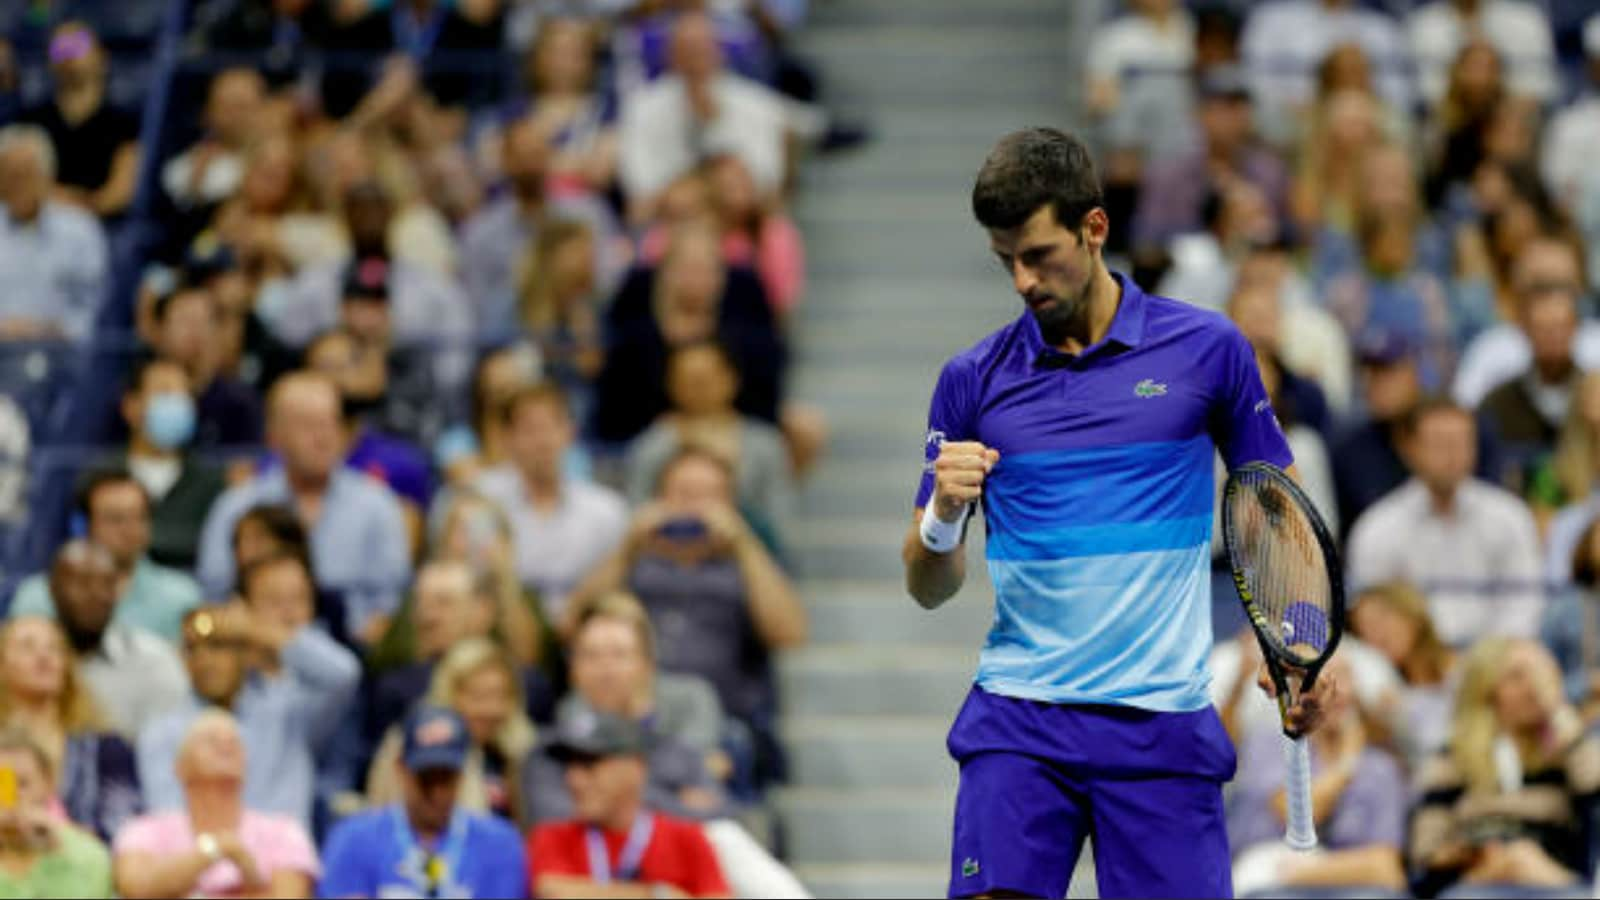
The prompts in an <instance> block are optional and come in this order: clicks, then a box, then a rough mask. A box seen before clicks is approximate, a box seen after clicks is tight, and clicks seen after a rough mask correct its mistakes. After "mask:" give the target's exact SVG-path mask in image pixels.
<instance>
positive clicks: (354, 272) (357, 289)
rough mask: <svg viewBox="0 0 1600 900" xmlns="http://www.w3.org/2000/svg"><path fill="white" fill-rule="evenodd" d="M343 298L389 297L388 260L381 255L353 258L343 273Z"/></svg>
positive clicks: (371, 298) (382, 298)
mask: <svg viewBox="0 0 1600 900" xmlns="http://www.w3.org/2000/svg"><path fill="white" fill-rule="evenodd" d="M343 296H344V298H345V299H347V300H348V299H352V298H360V299H363V300H388V299H389V261H388V260H387V259H384V258H383V257H381V256H366V257H362V258H360V259H356V260H353V261H352V262H351V263H350V266H349V268H347V269H346V270H345V273H344V293H343Z"/></svg>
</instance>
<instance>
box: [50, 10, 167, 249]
mask: <svg viewBox="0 0 1600 900" xmlns="http://www.w3.org/2000/svg"><path fill="white" fill-rule="evenodd" d="M108 68H109V67H108V65H107V60H106V52H105V49H104V48H103V47H101V46H100V41H99V40H98V39H97V38H96V37H95V35H94V32H92V31H90V30H89V28H88V26H86V25H84V24H83V23H82V22H66V23H63V24H62V25H60V26H58V27H57V28H56V29H55V32H54V33H53V34H52V35H51V37H50V80H51V82H52V85H51V86H52V93H51V97H50V102H48V103H45V104H43V105H40V106H36V107H34V108H32V109H28V110H24V111H23V113H22V119H21V120H22V121H23V122H26V123H29V124H32V125H38V126H39V127H40V128H43V129H44V130H45V131H46V132H48V133H49V134H50V141H51V143H52V144H54V145H55V149H56V159H57V160H58V161H59V168H58V169H56V170H55V171H56V175H57V179H56V180H57V181H58V182H59V184H58V186H57V188H56V197H57V198H58V199H60V200H63V201H65V202H67V203H71V204H73V205H75V206H78V207H81V208H83V209H85V210H87V211H89V212H91V213H94V214H95V215H97V216H100V217H101V218H103V219H109V218H115V217H117V216H120V215H122V214H123V213H124V212H126V211H127V208H128V205H129V204H130V203H132V202H133V193H134V189H135V188H136V187H138V181H139V154H140V150H139V123H138V120H137V119H136V118H135V117H134V116H133V115H131V114H129V113H126V112H123V111H122V110H119V109H115V108H113V107H112V106H111V105H110V104H108V103H107V102H106V73H107V69H108Z"/></svg>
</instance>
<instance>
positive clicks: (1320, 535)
mask: <svg viewBox="0 0 1600 900" xmlns="http://www.w3.org/2000/svg"><path fill="white" fill-rule="evenodd" d="M1222 539H1223V542H1224V543H1225V544H1226V545H1227V548H1228V562H1229V564H1230V565H1231V566H1232V568H1233V582H1234V584H1235V585H1237V586H1238V588H1239V599H1241V600H1242V601H1244V611H1245V615H1246V616H1248V617H1249V619H1250V624H1251V626H1252V627H1253V628H1254V629H1255V632H1256V638H1257V640H1259V641H1260V643H1261V655H1262V657H1263V658H1265V660H1266V664H1267V671H1268V673H1269V674H1270V675H1271V677H1272V683H1273V685H1274V686H1275V687H1276V688H1277V689H1278V711H1279V713H1280V714H1281V715H1282V716H1283V719H1284V725H1283V733H1284V737H1285V753H1286V754H1287V756H1288V761H1289V775H1288V780H1287V783H1286V784H1285V791H1286V795H1287V800H1288V803H1287V806H1288V823H1287V824H1288V827H1287V830H1286V832H1285V834H1284V838H1283V839H1284V842H1285V843H1287V844H1288V845H1289V846H1290V847H1292V848H1294V849H1296V850H1310V849H1312V848H1313V847H1315V846H1316V845H1317V831H1316V828H1315V825H1314V823H1313V820H1312V815H1311V755H1310V752H1309V751H1308V750H1307V748H1306V742H1305V736H1304V735H1301V734H1297V733H1296V732H1295V731H1294V730H1293V729H1291V728H1290V727H1289V723H1288V718H1289V707H1290V706H1292V705H1294V697H1295V696H1298V694H1296V695H1291V693H1290V683H1289V674H1290V671H1291V670H1292V671H1296V672H1301V673H1304V678H1303V680H1302V681H1301V684H1300V690H1299V693H1301V694H1303V693H1305V692H1306V691H1309V690H1311V688H1312V686H1313V685H1314V684H1316V680H1317V675H1318V674H1319V673H1320V672H1321V671H1322V667H1323V666H1324V665H1325V664H1326V663H1327V662H1328V659H1329V657H1331V656H1332V655H1333V651H1334V648H1335V647H1337V646H1339V637H1340V635H1341V634H1342V633H1343V632H1344V583H1343V579H1342V578H1341V577H1340V573H1339V555H1338V552H1337V551H1336V550H1335V549H1334V545H1333V537H1332V535H1330V534H1329V533H1328V526H1327V525H1326V524H1325V523H1324V522H1323V521H1322V517H1321V516H1320V515H1318V514H1317V509H1316V507H1315V506H1313V505H1312V503H1311V499H1310V498H1309V497H1307V496H1306V495H1305V492H1304V491H1302V490H1300V486H1299V485H1297V484H1295V483H1294V480H1293V479H1291V478H1290V477H1289V476H1288V474H1286V473H1285V472H1284V471H1283V470H1282V469H1280V468H1278V467H1277V466H1273V465H1269V464H1267V463H1249V464H1246V465H1243V466H1240V467H1239V468H1237V469H1235V470H1233V472H1232V473H1230V474H1229V475H1228V482H1227V484H1226V485H1225V486H1224V488H1223V491H1222Z"/></svg>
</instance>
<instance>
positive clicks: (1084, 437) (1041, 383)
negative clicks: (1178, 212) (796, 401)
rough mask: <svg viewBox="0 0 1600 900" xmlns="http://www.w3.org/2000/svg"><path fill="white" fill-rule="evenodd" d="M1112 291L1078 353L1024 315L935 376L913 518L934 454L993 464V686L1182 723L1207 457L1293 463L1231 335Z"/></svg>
mask: <svg viewBox="0 0 1600 900" xmlns="http://www.w3.org/2000/svg"><path fill="white" fill-rule="evenodd" d="M1116 280H1117V284H1118V286H1119V288H1120V290H1121V300H1120V303H1119V305H1118V308H1117V311H1116V315H1115V317H1114V318H1113V319H1112V322H1111V326H1110V329H1109V330H1108V331H1107V333H1106V336H1105V339H1104V340H1102V341H1101V342H1099V343H1098V344H1095V345H1094V346H1092V347H1089V348H1087V349H1085V350H1084V352H1083V353H1082V354H1080V355H1078V356H1067V355H1064V354H1062V353H1059V352H1057V351H1056V350H1054V349H1052V348H1049V347H1047V346H1046V345H1045V342H1044V339H1043V337H1042V336H1041V335H1040V332H1039V325H1038V323H1037V322H1036V321H1035V319H1034V317H1033V316H1032V314H1030V313H1026V312H1025V313H1023V314H1022V315H1021V316H1020V317H1018V318H1017V320H1016V321H1014V322H1013V323H1011V324H1010V325H1007V326H1006V327H1004V328H1002V329H1000V330H999V331H997V332H995V333H994V334H992V335H990V336H989V337H987V338H985V339H983V340H982V341H980V342H979V343H978V344H977V345H976V346H974V347H973V348H971V349H969V350H967V351H964V352H962V353H960V354H958V355H957V356H956V357H955V358H954V359H952V360H951V361H950V362H948V363H946V364H945V367H944V370H943V372H941V373H940V376H939V382H938V386H937V387H936V388H935V389H934V394H933V401H932V404H931V410H930V412H929V415H928V435H927V440H926V441H925V459H926V463H927V466H926V468H925V471H924V473H923V476H922V482H921V486H920V489H919V490H918V492H917V500H916V505H917V506H919V507H921V506H925V505H927V503H928V502H929V500H930V498H931V496H932V494H933V487H934V477H933V471H932V470H933V462H934V460H935V459H937V458H938V455H939V447H940V445H941V444H942V443H943V442H945V441H947V440H948V441H981V442H982V443H983V444H984V445H985V446H988V447H991V448H993V449H996V450H998V451H999V453H1000V462H999V464H998V465H997V466H996V467H995V469H994V470H993V471H992V472H991V473H990V474H989V477H988V479H987V480H986V482H985V484H984V492H983V514H984V520H985V524H986V526H987V531H988V541H987V554H988V559H989V574H990V577H991V579H992V580H993V582H994V587H995V605H996V614H995V623H994V627H993V628H992V629H991V630H990V632H989V639H988V642H987V643H986V644H985V645H984V648H983V652H982V655H981V656H980V659H979V664H978V676H977V681H978V684H979V685H980V686H981V687H982V688H983V689H984V690H985V691H988V692H989V693H992V694H1000V695H1004V696H1008V697H1016V698H1021V699H1026V700H1042V701H1047V702H1052V703H1102V704H1119V705H1126V706H1133V707H1139V708H1142V709H1147V710H1154V711H1163V712H1188V711H1193V710H1198V709H1202V708H1204V707H1205V706H1206V705H1207V704H1208V703H1209V697H1208V694H1207V684H1208V681H1209V676H1208V674H1207V671H1206V656H1207V654H1208V653H1209V652H1210V650H1211V625H1210V615H1211V612H1210V610H1211V597H1210V562H1211V554H1210V548H1211V513H1212V503H1213V492H1214V487H1213V473H1212V455H1213V453H1214V452H1216V451H1217V450H1221V452H1222V456H1223V459H1224V461H1225V462H1226V463H1227V464H1228V465H1229V466H1230V467H1237V466H1239V465H1242V464H1244V463H1247V462H1252V461H1258V460H1260V461H1265V462H1269V463H1273V464H1275V465H1278V466H1285V467H1286V466H1288V465H1290V464H1291V463H1292V462H1293V459H1292V457H1291V456H1290V453H1289V448H1288V446H1287V444H1286V443H1285V441H1284V436H1283V432H1282V431H1280V430H1279V428H1278V424H1277V419H1276V417H1275V416H1274V414H1273V411H1272V407H1271V404H1270V402H1269V401H1268V399H1267V395H1266V391H1265V390H1264V389H1263V388H1262V386H1261V379H1260V376H1259V375H1258V374H1257V371H1256V362H1255V354H1254V352H1253V351H1252V350H1251V348H1250V345H1249V343H1248V342H1247V341H1246V340H1245V339H1244V336H1243V335H1241V334H1240V333H1239V331H1238V329H1236V328H1234V327H1233V325H1232V324H1231V323H1229V322H1228V321H1227V320H1226V319H1224V318H1223V317H1222V316H1220V315H1218V314H1216V313H1212V312H1207V311H1204V310H1199V309H1196V308H1195V307H1193V306H1190V305H1189V304H1187V303H1181V302H1179V301H1176V300H1170V299H1167V298H1165V297H1157V296H1152V295H1147V294H1145V293H1144V292H1143V291H1142V290H1140V289H1139V287H1138V286H1137V285H1135V284H1134V283H1133V282H1132V281H1131V280H1129V279H1127V278H1126V277H1124V276H1122V275H1120V274H1119V275H1117V276H1116Z"/></svg>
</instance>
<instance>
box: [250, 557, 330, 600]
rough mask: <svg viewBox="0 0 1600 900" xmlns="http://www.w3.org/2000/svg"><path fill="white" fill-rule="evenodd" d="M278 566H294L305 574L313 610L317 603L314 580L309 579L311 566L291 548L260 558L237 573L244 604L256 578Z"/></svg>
mask: <svg viewBox="0 0 1600 900" xmlns="http://www.w3.org/2000/svg"><path fill="white" fill-rule="evenodd" d="M279 566H294V567H295V568H297V569H299V570H300V571H301V572H303V573H305V576H306V584H308V585H310V586H311V605H312V607H313V608H315V607H316V602H317V585H316V579H314V578H312V577H311V566H310V565H309V564H308V563H307V560H306V558H305V557H304V556H301V555H300V554H298V553H296V552H294V550H293V549H292V548H284V549H283V550H280V551H278V552H276V553H272V554H269V555H267V556H265V557H262V558H261V559H258V560H256V561H255V562H253V563H251V564H250V565H248V566H246V567H245V569H244V571H242V572H240V573H239V593H240V595H242V596H243V597H244V599H245V601H246V602H249V601H250V600H251V597H250V594H251V590H250V585H251V584H253V583H254V582H255V580H256V578H257V577H259V576H260V575H262V574H263V573H265V572H268V571H271V570H272V569H276V568H277V567H279Z"/></svg>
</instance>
